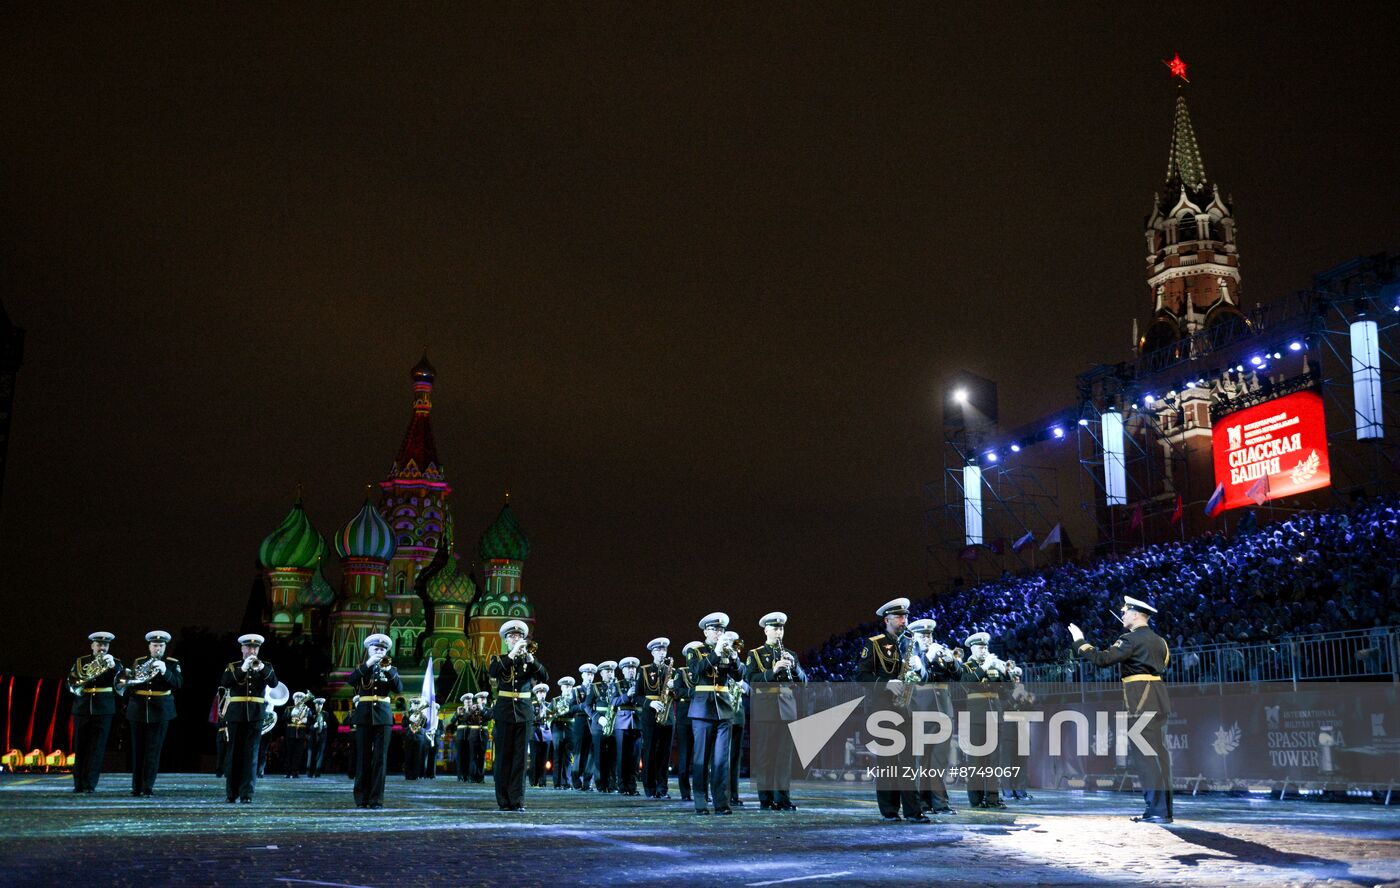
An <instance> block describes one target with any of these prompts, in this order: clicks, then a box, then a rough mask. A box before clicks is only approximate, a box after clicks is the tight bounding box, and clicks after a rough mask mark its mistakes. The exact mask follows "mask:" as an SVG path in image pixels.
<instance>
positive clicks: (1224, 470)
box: [1212, 392, 1332, 509]
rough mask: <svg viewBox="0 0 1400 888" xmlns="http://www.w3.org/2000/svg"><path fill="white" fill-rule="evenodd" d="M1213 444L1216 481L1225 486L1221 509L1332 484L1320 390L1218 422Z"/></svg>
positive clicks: (1277, 400) (1288, 398) (1275, 401)
mask: <svg viewBox="0 0 1400 888" xmlns="http://www.w3.org/2000/svg"><path fill="white" fill-rule="evenodd" d="M1212 449H1213V450H1214V453H1215V481H1216V483H1217V484H1224V485H1225V502H1224V503H1223V504H1222V505H1221V508H1222V509H1236V508H1239V507H1240V506H1252V505H1255V504H1256V503H1257V502H1259V501H1260V500H1275V499H1281V498H1282V497H1285V496H1292V495H1293V494H1295V493H1302V492H1303V491H1305V490H1316V489H1318V488H1319V487H1326V486H1327V485H1329V484H1331V483H1332V471H1331V468H1330V467H1329V465H1328V463H1327V423H1326V421H1325V420H1324V419H1323V415H1322V396H1321V395H1319V394H1317V392H1298V393H1297V394H1292V395H1286V396H1284V397H1282V398H1275V399H1273V400H1272V401H1265V402H1264V403H1263V404H1256V405H1254V406H1253V407H1249V408H1246V409H1244V410H1240V411H1237V412H1235V413H1231V414H1230V415H1228V416H1226V417H1224V418H1223V419H1221V420H1220V421H1218V422H1217V423H1216V424H1215V429H1214V431H1213V433H1212ZM1261 479H1267V480H1264V481H1262V483H1261ZM1251 493H1252V494H1253V496H1251Z"/></svg>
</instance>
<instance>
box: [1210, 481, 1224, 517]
mask: <svg viewBox="0 0 1400 888" xmlns="http://www.w3.org/2000/svg"><path fill="white" fill-rule="evenodd" d="M1223 502H1225V484H1224V482H1221V483H1220V484H1217V485H1215V493H1212V494H1211V495H1210V502H1208V503H1206V517H1207V518H1209V517H1211V516H1212V515H1214V514H1215V512H1216V510H1217V509H1219V508H1220V504H1221V503H1223Z"/></svg>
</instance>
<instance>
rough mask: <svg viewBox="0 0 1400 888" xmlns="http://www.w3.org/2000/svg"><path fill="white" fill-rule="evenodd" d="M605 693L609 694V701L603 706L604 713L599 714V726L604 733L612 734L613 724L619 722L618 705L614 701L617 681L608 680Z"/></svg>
mask: <svg viewBox="0 0 1400 888" xmlns="http://www.w3.org/2000/svg"><path fill="white" fill-rule="evenodd" d="M605 693H606V694H607V695H608V702H607V704H606V705H605V706H603V708H602V709H603V711H602V714H601V715H599V716H598V726H599V728H600V730H602V732H603V733H604V734H607V735H611V734H612V732H613V725H614V724H616V723H617V705H616V704H614V703H613V702H612V698H613V694H615V693H617V682H615V681H610V682H608V683H607V685H606V686H605Z"/></svg>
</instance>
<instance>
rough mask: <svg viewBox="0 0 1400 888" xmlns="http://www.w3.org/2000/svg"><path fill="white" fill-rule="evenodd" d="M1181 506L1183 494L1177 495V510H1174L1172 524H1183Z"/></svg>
mask: <svg viewBox="0 0 1400 888" xmlns="http://www.w3.org/2000/svg"><path fill="white" fill-rule="evenodd" d="M1181 506H1182V503H1181V494H1179V493H1178V494H1177V495H1176V508H1175V509H1173V510H1172V524H1180V523H1181V516H1182V511H1181Z"/></svg>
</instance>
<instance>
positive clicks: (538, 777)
mask: <svg viewBox="0 0 1400 888" xmlns="http://www.w3.org/2000/svg"><path fill="white" fill-rule="evenodd" d="M552 746H553V744H552V743H551V742H550V741H549V740H536V739H534V738H531V739H530V785H531V786H544V784H545V776H546V775H547V774H548V773H549V772H548V771H546V770H545V764H546V763H547V762H548V761H549V760H550V756H549V752H550V748H551V747H552Z"/></svg>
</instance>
